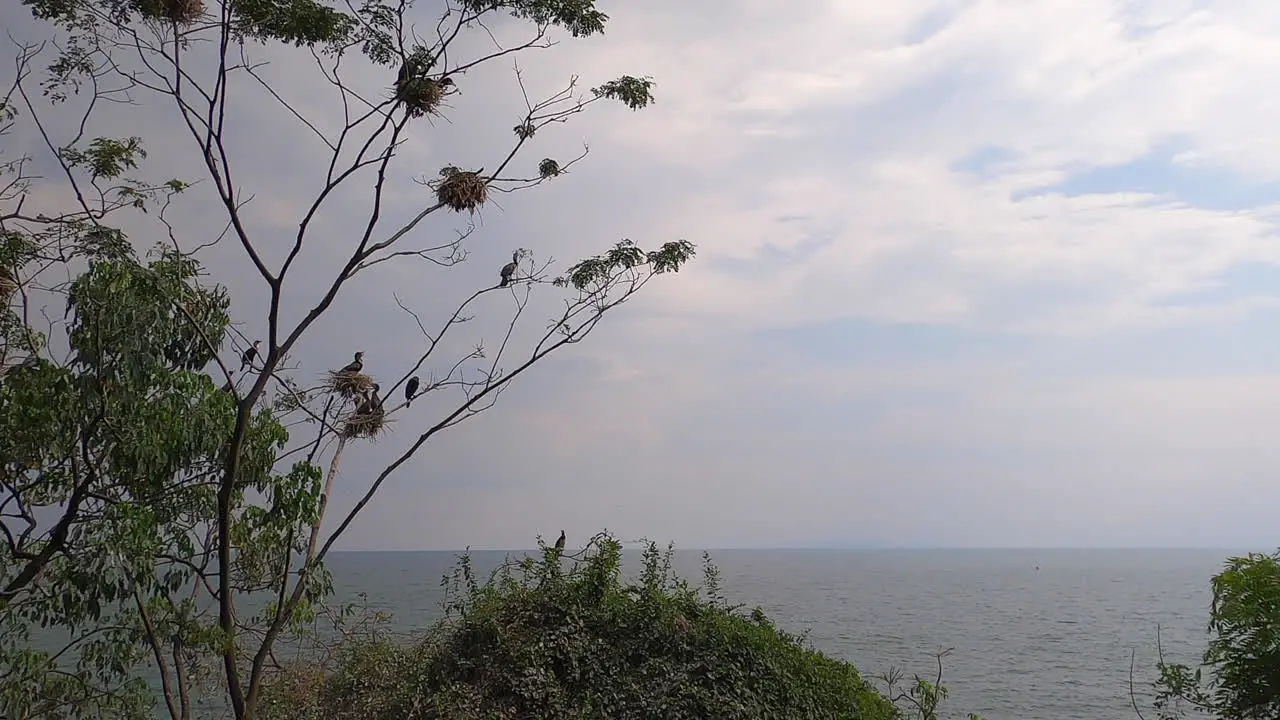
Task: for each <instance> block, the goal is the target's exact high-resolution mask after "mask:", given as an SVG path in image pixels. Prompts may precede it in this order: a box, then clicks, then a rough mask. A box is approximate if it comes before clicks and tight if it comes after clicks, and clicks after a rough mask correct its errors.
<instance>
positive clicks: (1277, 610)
mask: <svg viewBox="0 0 1280 720" xmlns="http://www.w3.org/2000/svg"><path fill="white" fill-rule="evenodd" d="M1208 632H1209V643H1208V646H1207V648H1206V649H1205V651H1204V656H1203V658H1202V662H1203V665H1204V667H1205V668H1207V669H1208V670H1209V673H1208V679H1207V680H1206V679H1205V677H1204V673H1203V670H1202V669H1201V668H1196V669H1195V670H1192V669H1191V668H1190V667H1189V666H1187V665H1183V664H1178V663H1167V662H1165V660H1164V652H1163V650H1161V653H1160V662H1159V665H1158V666H1157V667H1158V670H1159V672H1160V677H1159V679H1158V680H1157V681H1156V683H1155V687H1156V691H1157V695H1156V701H1155V709H1156V712H1157V716H1158V717H1160V718H1161V719H1162V720H1173V719H1174V718H1181V717H1185V716H1186V713H1187V711H1188V710H1191V711H1195V712H1197V713H1201V714H1206V715H1210V716H1212V717H1217V718H1222V720H1264V719H1267V718H1274V717H1278V716H1280V552H1276V553H1273V554H1271V555H1263V554H1259V553H1250V554H1249V555H1247V556H1244V557H1233V558H1230V559H1228V560H1227V562H1226V565H1225V567H1224V568H1223V570H1222V572H1220V573H1218V574H1217V575H1215V576H1214V578H1213V603H1212V605H1211V606H1210V611H1209V624H1208Z"/></svg>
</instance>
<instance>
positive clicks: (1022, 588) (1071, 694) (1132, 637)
mask: <svg viewBox="0 0 1280 720" xmlns="http://www.w3.org/2000/svg"><path fill="white" fill-rule="evenodd" d="M1229 554H1233V553H1231V552H1230V551H1225V550H943V551H937V550H873V551H836V550H831V551H822V550H764V551H761V550H720V551H713V552H712V558H713V560H714V561H715V562H716V564H717V565H718V566H719V568H720V570H721V574H722V581H723V584H724V587H725V592H726V594H727V595H728V596H729V598H730V599H731V600H732V601H736V602H745V603H750V604H751V605H760V606H761V607H763V608H764V609H765V611H766V612H768V613H769V614H770V616H771V617H773V618H774V619H775V620H776V621H777V622H778V624H779V626H781V627H783V628H785V629H787V630H790V631H793V632H808V634H809V639H810V641H811V642H812V643H813V644H814V645H815V646H816V647H818V648H819V649H821V650H823V651H825V652H827V653H829V654H831V655H834V656H837V657H840V658H844V659H846V660H849V661H851V662H853V663H854V664H856V665H857V666H858V668H859V669H861V670H862V671H863V672H864V673H867V674H877V673H879V672H882V671H884V670H886V669H887V668H888V667H889V666H891V665H893V666H898V667H902V668H904V669H906V670H907V672H908V675H910V673H912V672H919V673H920V674H922V675H928V674H929V673H931V672H932V662H933V661H932V658H931V654H932V652H933V651H934V650H936V649H938V648H941V647H951V648H955V650H954V652H953V653H952V655H951V656H950V657H949V658H947V661H946V675H945V680H944V681H945V682H946V683H947V684H948V685H949V686H950V687H951V698H950V700H949V702H948V709H949V712H948V713H947V716H948V717H963V716H964V713H966V712H976V713H979V714H981V715H983V716H984V717H986V718H987V719H988V720H1040V719H1043V720H1111V719H1113V718H1126V719H1130V720H1132V719H1133V718H1135V717H1136V716H1135V714H1134V712H1133V708H1132V707H1131V705H1130V700H1129V662H1130V654H1131V653H1133V652H1136V654H1137V672H1136V674H1135V684H1136V686H1137V690H1138V692H1139V694H1146V689H1147V688H1148V687H1149V683H1150V680H1151V679H1152V677H1153V673H1154V671H1153V667H1154V664H1155V659H1156V632H1157V628H1159V630H1160V633H1161V638H1162V642H1163V645H1164V649H1165V654H1166V657H1169V658H1170V659H1173V660H1179V661H1187V660H1193V659H1194V658H1195V657H1196V656H1197V654H1198V653H1199V651H1200V650H1201V649H1202V647H1203V643H1204V624H1205V622H1206V620H1207V619H1208V608H1209V600H1210V594H1209V579H1210V577H1211V576H1212V575H1213V574H1214V573H1215V572H1217V571H1218V569H1219V568H1220V567H1221V565H1222V562H1223V560H1224V559H1225V558H1226V557H1227V556H1228V555H1229ZM504 556H505V554H504V553H482V552H478V553H473V554H472V558H473V562H474V564H475V567H476V569H477V570H478V571H481V572H487V571H488V570H489V569H490V568H492V567H493V566H494V565H496V564H497V563H498V562H501V560H502V559H503V557H504ZM676 558H677V559H676V565H677V568H678V569H679V570H680V571H681V572H682V573H683V574H686V575H687V576H688V577H690V578H691V579H694V578H697V577H700V572H701V569H700V563H701V560H700V552H697V551H684V552H678V553H677V556H676ZM628 561H629V562H632V563H633V566H634V564H636V563H638V558H636V557H629V558H628ZM453 562H454V554H453V553H446V552H439V553H437V552H376V553H337V554H334V555H333V556H331V559H330V563H329V565H330V568H331V570H332V571H333V575H334V582H335V584H336V586H337V590H338V593H339V595H340V596H342V597H346V598H353V597H354V596H355V595H356V593H359V592H364V593H366V594H367V596H368V599H369V602H370V604H371V605H374V606H375V607H379V608H382V609H385V610H388V611H391V612H392V613H394V614H395V617H396V620H397V624H399V625H403V626H406V627H409V626H417V625H422V624H425V623H428V622H430V621H431V620H433V619H435V618H437V617H438V616H439V613H440V598H441V591H440V577H441V575H442V574H443V573H444V572H445V571H447V570H448V568H449V567H450V566H451V565H452V563H453Z"/></svg>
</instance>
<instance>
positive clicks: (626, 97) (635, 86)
mask: <svg viewBox="0 0 1280 720" xmlns="http://www.w3.org/2000/svg"><path fill="white" fill-rule="evenodd" d="M591 92H592V93H595V96H596V97H602V98H608V99H610V100H617V101H619V102H621V103H622V104H623V105H626V106H627V107H629V108H631V109H632V110H639V109H640V108H643V107H648V106H649V104H650V103H652V102H653V80H652V79H650V78H638V77H632V76H630V75H623V76H622V77H620V78H618V79H617V80H610V81H609V82H607V83H605V84H603V85H601V86H600V87H597V88H592V90H591Z"/></svg>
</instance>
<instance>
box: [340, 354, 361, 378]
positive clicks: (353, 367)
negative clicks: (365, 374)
mask: <svg viewBox="0 0 1280 720" xmlns="http://www.w3.org/2000/svg"><path fill="white" fill-rule="evenodd" d="M363 369H364V351H363V350H361V351H360V352H358V353H356V359H355V360H353V361H352V362H351V363H349V364H348V365H347V366H346V367H344V368H342V369H341V370H339V371H338V372H340V373H347V374H350V375H354V374H356V373H358V372H360V371H361V370H363Z"/></svg>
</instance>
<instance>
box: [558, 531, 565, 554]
mask: <svg viewBox="0 0 1280 720" xmlns="http://www.w3.org/2000/svg"><path fill="white" fill-rule="evenodd" d="M556 550H557V551H558V552H564V531H563V530H561V531H560V538H559V539H558V540H556Z"/></svg>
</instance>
